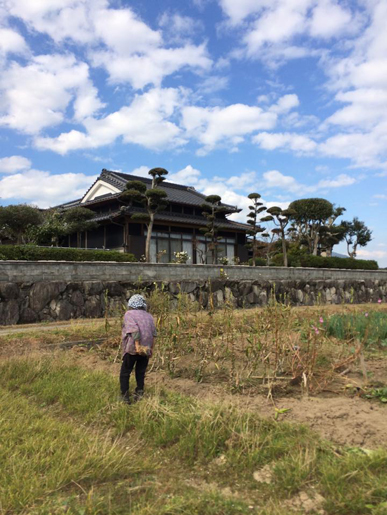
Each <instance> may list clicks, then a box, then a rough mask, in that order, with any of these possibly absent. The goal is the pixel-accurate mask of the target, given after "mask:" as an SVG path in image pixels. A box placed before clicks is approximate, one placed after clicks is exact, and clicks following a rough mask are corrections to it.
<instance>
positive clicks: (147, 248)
mask: <svg viewBox="0 0 387 515" xmlns="http://www.w3.org/2000/svg"><path fill="white" fill-rule="evenodd" d="M154 220H155V215H154V214H153V213H152V214H151V215H150V221H149V224H148V232H147V235H146V242H145V261H146V262H147V263H150V262H151V260H150V244H151V238H152V231H153V223H154Z"/></svg>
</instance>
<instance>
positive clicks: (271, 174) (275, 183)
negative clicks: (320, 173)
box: [261, 170, 357, 195]
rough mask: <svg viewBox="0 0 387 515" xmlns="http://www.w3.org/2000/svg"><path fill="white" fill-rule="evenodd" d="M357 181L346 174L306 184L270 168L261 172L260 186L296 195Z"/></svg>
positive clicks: (347, 184)
mask: <svg viewBox="0 0 387 515" xmlns="http://www.w3.org/2000/svg"><path fill="white" fill-rule="evenodd" d="M356 182H357V181H356V179H355V178H353V177H350V176H349V175H346V174H341V175H338V176H337V177H336V178H335V179H323V180H320V181H319V182H318V183H316V184H312V185H306V184H302V183H300V182H298V181H297V180H296V179H295V178H294V177H293V176H291V175H284V174H282V173H281V172H279V171H278V170H270V171H268V172H265V173H264V174H263V180H262V182H261V188H262V189H263V190H276V189H277V190H278V189H279V190H284V191H287V192H289V193H292V194H296V195H305V194H310V193H315V192H321V191H323V190H328V189H332V188H341V187H345V186H351V185H352V184H355V183H356Z"/></svg>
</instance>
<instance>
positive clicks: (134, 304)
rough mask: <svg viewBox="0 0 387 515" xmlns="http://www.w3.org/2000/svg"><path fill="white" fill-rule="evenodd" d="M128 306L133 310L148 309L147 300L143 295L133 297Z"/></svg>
mask: <svg viewBox="0 0 387 515" xmlns="http://www.w3.org/2000/svg"><path fill="white" fill-rule="evenodd" d="M128 306H129V307H130V308H132V309H145V310H146V308H147V306H146V302H145V299H144V297H143V296H142V295H138V294H136V295H132V297H130V299H129V300H128Z"/></svg>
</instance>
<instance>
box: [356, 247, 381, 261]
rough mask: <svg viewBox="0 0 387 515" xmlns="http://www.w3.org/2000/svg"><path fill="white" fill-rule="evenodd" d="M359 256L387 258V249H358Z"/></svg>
mask: <svg viewBox="0 0 387 515" xmlns="http://www.w3.org/2000/svg"><path fill="white" fill-rule="evenodd" d="M356 254H357V257H358V258H365V259H377V260H378V259H383V258H387V251H385V250H366V249H359V250H357V251H356Z"/></svg>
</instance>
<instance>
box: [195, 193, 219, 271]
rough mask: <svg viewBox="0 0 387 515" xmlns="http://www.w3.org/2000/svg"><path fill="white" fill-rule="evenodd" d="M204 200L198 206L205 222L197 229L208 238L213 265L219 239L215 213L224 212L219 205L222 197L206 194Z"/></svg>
mask: <svg viewBox="0 0 387 515" xmlns="http://www.w3.org/2000/svg"><path fill="white" fill-rule="evenodd" d="M204 200H205V201H206V204H202V205H201V206H200V207H201V208H202V209H203V213H202V214H203V216H204V217H205V218H206V220H207V224H206V226H205V227H201V228H200V229H199V230H200V231H201V232H202V233H203V234H204V236H205V237H206V238H208V239H209V240H210V243H209V245H208V248H209V249H210V251H211V257H212V264H213V265H215V264H216V262H217V259H218V246H219V240H221V237H220V236H218V233H219V229H218V227H217V225H216V215H217V214H218V213H224V211H225V210H224V207H223V206H221V202H222V199H221V197H219V195H208V197H206V198H205V199H204Z"/></svg>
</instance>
